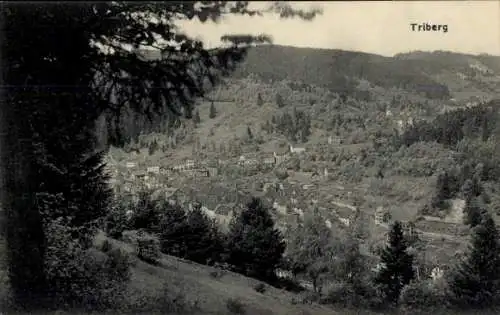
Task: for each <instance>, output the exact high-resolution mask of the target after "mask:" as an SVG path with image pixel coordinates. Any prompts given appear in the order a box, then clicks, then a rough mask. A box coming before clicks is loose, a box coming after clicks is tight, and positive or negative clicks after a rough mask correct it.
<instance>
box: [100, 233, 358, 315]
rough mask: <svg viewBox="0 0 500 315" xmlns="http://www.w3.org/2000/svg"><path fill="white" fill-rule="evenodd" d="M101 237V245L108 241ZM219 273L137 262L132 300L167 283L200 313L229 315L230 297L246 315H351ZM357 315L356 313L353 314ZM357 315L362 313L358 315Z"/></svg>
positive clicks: (169, 260)
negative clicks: (258, 288) (302, 302)
mask: <svg viewBox="0 0 500 315" xmlns="http://www.w3.org/2000/svg"><path fill="white" fill-rule="evenodd" d="M104 238H105V237H104V236H103V235H100V236H98V242H100V241H102V240H104ZM111 242H112V244H113V245H114V246H117V247H120V248H122V249H124V250H126V251H128V252H133V248H132V246H131V245H129V244H125V243H122V242H119V241H116V240H111ZM214 270H216V269H215V268H212V267H209V266H203V265H199V264H196V263H192V262H188V261H183V260H181V259H178V258H175V257H172V256H167V255H163V256H162V258H161V263H160V265H159V266H152V265H149V264H146V263H144V262H141V261H138V260H137V261H135V263H134V267H133V270H132V281H131V286H130V287H129V290H130V295H129V296H130V299H135V298H138V296H137V295H142V296H144V295H146V296H147V295H151V296H152V295H154V294H155V292H157V291H159V290H161V288H162V285H163V284H164V283H167V284H168V285H169V287H171V288H172V290H173V291H179V292H182V293H184V294H186V298H187V299H188V300H189V301H193V302H194V301H198V303H199V305H200V311H198V312H197V313H196V314H217V315H223V314H229V313H228V311H227V307H226V302H227V300H228V299H229V298H233V299H238V300H240V301H241V302H242V303H243V304H244V305H245V309H246V314H262V315H267V314H269V315H271V314H273V315H280V314H283V315H293V314H297V315H299V314H301V315H305V314H311V315H313V314H314V315H316V314H318V315H322V314H325V315H326V314H331V315H333V314H349V313H348V312H342V313H339V312H336V311H334V310H332V309H330V308H327V307H324V306H320V305H293V304H292V303H291V301H292V298H294V297H295V298H298V296H297V295H295V294H293V293H289V292H286V291H282V290H278V289H275V288H272V287H269V286H268V289H267V291H266V292H265V293H264V294H261V293H258V292H256V291H255V290H254V289H253V287H254V286H255V285H256V284H257V283H259V282H258V281H257V280H254V279H250V278H247V277H244V276H242V275H238V274H235V273H232V272H226V273H225V274H224V275H223V276H222V277H221V278H218V279H216V278H214V277H212V276H210V272H211V271H214ZM353 314H354V313H353ZM356 314H359V313H357V312H356Z"/></svg>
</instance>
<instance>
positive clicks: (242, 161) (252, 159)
mask: <svg viewBox="0 0 500 315" xmlns="http://www.w3.org/2000/svg"><path fill="white" fill-rule="evenodd" d="M238 164H239V165H241V166H249V165H257V164H259V160H258V159H257V158H256V156H255V155H253V154H252V155H247V156H244V155H242V156H240V158H239V160H238Z"/></svg>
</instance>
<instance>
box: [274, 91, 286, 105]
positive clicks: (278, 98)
mask: <svg viewBox="0 0 500 315" xmlns="http://www.w3.org/2000/svg"><path fill="white" fill-rule="evenodd" d="M276 105H278V107H279V108H281V107H284V106H285V101H284V100H283V96H281V94H279V93H276Z"/></svg>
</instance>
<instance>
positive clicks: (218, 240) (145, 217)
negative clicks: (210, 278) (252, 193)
mask: <svg viewBox="0 0 500 315" xmlns="http://www.w3.org/2000/svg"><path fill="white" fill-rule="evenodd" d="M127 214H129V216H127ZM105 230H106V231H107V233H108V235H110V236H111V237H115V238H122V237H124V235H127V232H126V231H129V230H139V231H144V232H146V233H148V234H150V235H153V236H154V237H157V238H158V240H159V250H160V251H161V252H163V253H165V254H169V255H173V256H176V257H180V258H183V259H188V260H191V261H195V262H197V263H200V264H206V265H216V264H218V265H220V264H227V266H230V267H228V268H229V269H231V270H233V271H237V272H239V273H241V274H244V275H247V276H251V277H254V278H257V279H260V280H264V281H268V282H272V283H274V281H275V280H276V276H275V270H276V268H277V267H278V266H279V264H280V263H281V258H282V255H283V252H284V250H285V243H284V240H283V237H282V235H281V233H280V232H279V231H278V230H277V229H275V227H274V221H273V219H272V217H271V214H270V212H269V209H268V208H267V207H265V206H264V205H263V204H262V202H261V201H260V200H259V199H252V200H251V201H250V202H249V203H248V204H247V206H246V209H245V210H244V211H242V212H241V213H238V214H237V215H236V216H235V217H234V218H233V220H232V221H231V223H230V226H229V232H227V233H222V232H221V231H220V230H219V229H218V225H217V222H216V221H214V220H213V219H210V218H209V217H208V216H207V215H206V214H205V213H204V212H203V210H202V209H201V204H199V203H195V204H194V206H193V208H192V209H191V210H186V209H183V208H182V207H181V206H179V205H177V204H173V203H170V202H167V201H164V200H154V199H152V198H150V196H148V194H146V193H142V194H141V195H140V196H139V199H138V200H137V201H135V202H133V201H122V202H118V203H117V204H115V206H114V207H113V208H112V211H111V212H110V213H109V216H108V217H107V219H106V223H105ZM153 256H157V254H155V255H153ZM149 260H154V259H152V257H150V259H149Z"/></svg>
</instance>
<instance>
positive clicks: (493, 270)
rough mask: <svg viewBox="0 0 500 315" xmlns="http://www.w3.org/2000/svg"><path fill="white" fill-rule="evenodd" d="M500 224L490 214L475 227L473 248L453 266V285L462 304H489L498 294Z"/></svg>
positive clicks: (454, 296)
mask: <svg viewBox="0 0 500 315" xmlns="http://www.w3.org/2000/svg"><path fill="white" fill-rule="evenodd" d="M498 237H499V235H498V228H497V227H496V224H495V222H494V220H493V218H492V217H491V216H490V215H489V214H485V215H484V216H483V219H482V221H481V223H480V224H479V225H478V226H477V227H476V228H475V229H474V232H473V235H472V241H471V248H470V250H469V252H468V253H467V254H466V256H465V257H464V259H463V260H462V261H460V262H459V263H458V265H457V266H456V267H455V268H454V270H452V272H451V277H450V280H449V288H450V293H451V296H452V303H453V304H454V305H455V306H458V307H462V308H463V307H471V308H486V307H489V306H491V305H492V304H493V303H494V302H495V300H496V299H497V298H498V292H499V291H498V290H499V289H500V287H499V284H500V282H499V281H500V268H499V267H500V245H499V241H498Z"/></svg>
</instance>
